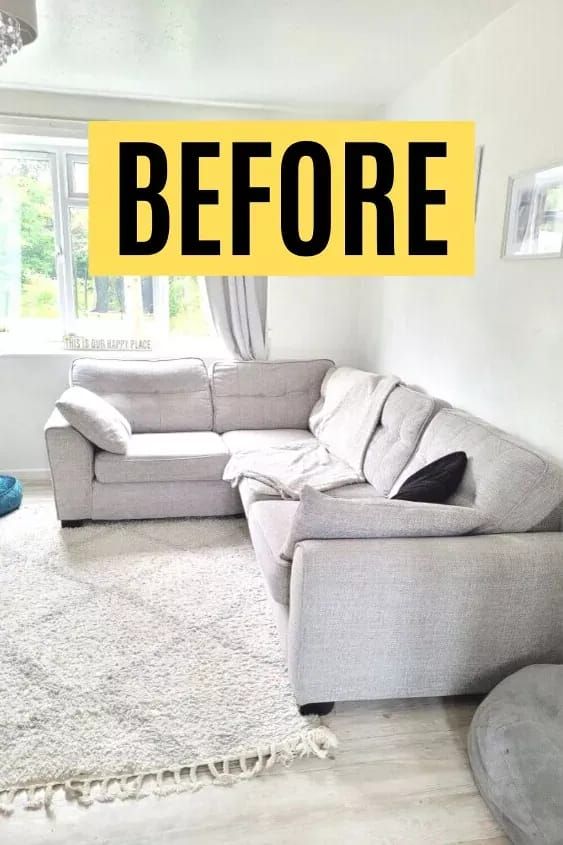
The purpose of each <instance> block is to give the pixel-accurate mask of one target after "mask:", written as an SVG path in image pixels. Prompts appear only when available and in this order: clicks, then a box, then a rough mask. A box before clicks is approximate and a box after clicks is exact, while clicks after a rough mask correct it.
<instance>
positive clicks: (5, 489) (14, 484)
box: [0, 475, 23, 516]
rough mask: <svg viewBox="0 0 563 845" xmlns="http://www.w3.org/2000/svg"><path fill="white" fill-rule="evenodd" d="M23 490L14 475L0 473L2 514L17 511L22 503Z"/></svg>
mask: <svg viewBox="0 0 563 845" xmlns="http://www.w3.org/2000/svg"><path fill="white" fill-rule="evenodd" d="M22 495H23V490H22V486H21V484H20V482H19V481H18V479H17V478H14V477H13V476H12V475H0V516H4V514H7V513H10V511H15V510H17V508H19V506H20V505H21V501H22Z"/></svg>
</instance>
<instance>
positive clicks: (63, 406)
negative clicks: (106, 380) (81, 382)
mask: <svg viewBox="0 0 563 845" xmlns="http://www.w3.org/2000/svg"><path fill="white" fill-rule="evenodd" d="M55 404H56V407H57V408H58V410H59V411H60V412H61V414H62V415H63V417H64V418H65V419H66V421H67V422H68V423H70V425H71V426H72V427H73V428H75V429H76V431H78V432H80V434H82V435H83V436H84V437H86V439H87V440H89V441H90V442H91V443H93V444H94V445H95V446H97V447H98V448H99V449H105V450H106V451H108V452H115V453H116V454H118V455H124V454H125V452H126V451H127V445H128V443H129V438H130V437H131V426H130V425H129V422H128V420H126V419H125V417H124V416H123V414H121V413H120V412H119V411H118V410H117V409H116V408H114V406H113V405H111V404H110V403H109V402H106V400H105V399H102V398H101V397H100V396H98V395H97V394H96V393H92V391H91V390H86V389H85V388H83V387H69V388H68V390H65V392H64V393H63V395H62V396H61V398H60V399H58V400H57V402H56V403H55Z"/></svg>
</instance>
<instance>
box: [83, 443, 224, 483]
mask: <svg viewBox="0 0 563 845" xmlns="http://www.w3.org/2000/svg"><path fill="white" fill-rule="evenodd" d="M228 460H229V452H228V450H227V448H226V446H225V444H224V443H223V441H222V440H221V438H220V437H219V435H218V434H215V433H214V432H212V431H180V432H170V433H166V434H133V435H132V436H131V439H130V440H129V446H128V449H127V454H126V455H114V454H112V453H111V452H98V453H97V455H96V457H95V461H94V472H95V476H96V478H97V480H98V481H101V482H103V483H107V484H114V483H119V482H135V481H220V480H221V479H222V477H223V470H224V469H225V466H226V465H227V461H228Z"/></svg>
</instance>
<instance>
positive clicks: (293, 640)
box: [45, 358, 563, 712]
mask: <svg viewBox="0 0 563 845" xmlns="http://www.w3.org/2000/svg"><path fill="white" fill-rule="evenodd" d="M332 366H333V365H332V362H331V361H328V360H314V361H288V362H268V363H254V362H230V361H229V362H217V363H215V364H214V366H213V367H212V368H211V370H210V372H208V371H207V369H206V367H205V365H204V363H203V362H202V361H200V360H198V359H177V360H160V361H155V360H147V361H139V360H125V361H123V360H108V359H88V358H82V359H78V360H76V361H74V363H73V365H72V368H71V373H70V380H71V384H73V385H79V386H82V387H85V388H87V389H89V390H91V391H93V392H95V393H97V394H98V395H100V396H102V397H103V398H105V399H106V400H108V401H109V402H110V403H111V404H112V405H114V407H116V408H117V409H118V410H119V411H120V412H121V413H122V414H123V415H124V416H125V417H126V418H127V419H128V420H129V422H130V424H131V428H132V431H133V434H132V436H131V439H130V443H129V447H128V450H127V454H125V455H117V454H113V453H110V452H104V451H101V450H98V449H96V448H95V447H94V446H93V445H92V444H91V443H90V442H89V441H88V440H86V439H85V438H84V437H83V436H82V435H81V434H79V433H78V431H76V430H75V429H73V428H72V427H71V426H70V425H69V424H68V423H66V422H65V420H64V418H63V417H62V416H61V414H60V413H59V412H58V411H57V410H55V411H54V412H53V414H52V415H51V417H50V419H49V421H48V422H47V425H46V428H45V436H46V443H47V450H48V455H49V461H50V466H51V472H52V479H53V488H54V494H55V501H56V506H57V513H58V517H59V519H60V520H61V522H62V524H63V526H67V525H76V524H80V523H81V522H82V521H83V520H89V519H93V520H109V519H112V520H114V519H151V518H159V517H188V516H197V517H202V516H224V515H235V514H240V513H243V512H244V513H245V514H246V516H247V518H248V524H249V529H250V534H251V538H252V542H253V545H254V549H255V552H256V556H257V559H258V561H259V563H260V566H261V568H262V571H263V573H264V580H265V585H266V589H267V591H268V594H269V597H270V599H271V604H272V608H273V610H274V614H275V618H276V622H277V624H278V627H279V630H280V634H281V639H282V643H283V646H284V648H285V650H286V653H287V660H288V666H289V673H290V677H291V681H292V683H293V686H294V689H295V694H296V697H297V701H298V703H299V705H300V706H301V707H302V709H303V712H308V711H309V710H311V709H312V710H313V711H315V712H327V711H328V709H329V708H330V706H331V704H332V702H334V701H337V700H347V699H371V698H374V699H376V698H396V697H409V696H410V697H413V696H435V695H457V694H465V693H478V692H486V691H488V690H490V689H491V688H492V687H493V686H494V685H495V684H496V683H497V682H498V681H500V680H501V679H502V678H504V677H506V676H507V675H509V674H511V673H512V672H514V671H515V670H517V669H519V668H521V667H522V666H525V665H528V664H530V663H543V662H545V663H559V662H563V533H562V530H561V528H562V524H561V515H562V510H561V501H562V500H563V482H562V476H561V470H560V468H559V467H557V466H556V465H555V464H553V463H552V462H550V461H549V460H547V459H546V458H545V457H544V456H542V455H541V454H540V453H539V452H537V451H536V450H535V449H533V448H532V447H531V446H529V445H527V444H525V443H522V442H520V441H519V440H517V439H516V438H514V437H511V436H510V435H508V434H506V433H504V432H502V431H499V430H497V429H495V428H494V427H493V426H491V425H489V424H487V423H486V422H484V421H482V420H480V419H477V418H475V417H472V416H470V415H469V414H467V413H465V412H463V411H461V410H458V409H455V408H451V407H450V406H448V405H447V404H446V403H444V402H442V401H439V400H437V399H435V398H434V397H432V396H428V395H425V394H423V393H421V392H419V391H417V390H414V389H412V388H411V387H408V386H406V385H403V384H399V385H398V386H397V387H396V388H395V389H394V390H392V392H391V393H390V395H389V397H388V398H387V400H386V402H385V405H384V407H383V412H382V415H381V419H380V422H379V424H378V426H377V428H376V430H375V432H374V434H373V437H372V439H371V442H370V444H369V447H368V449H367V453H366V456H365V462H364V467H363V472H364V475H365V482H363V483H360V484H353V485H348V486H345V487H342V488H340V489H336V490H331V491H330V494H329V495H330V496H331V497H332V498H334V499H336V502H337V503H338V502H342V504H341V505H340V507H341V508H342V510H343V511H344V510H345V508H346V507H348V506H349V503H350V501H351V500H358V506H362V507H365V506H366V501H367V502H374V503H379V505H380V507H383V508H386V507H387V505H386V503H387V502H388V499H387V497H388V496H389V495H390V494H392V493H393V491H394V490H396V489H397V488H398V486H399V485H400V484H401V483H402V481H403V480H404V479H406V478H407V477H408V476H409V475H411V474H412V473H413V472H415V471H416V470H417V469H419V468H420V467H422V466H424V465H426V464H427V463H429V462H430V461H432V460H434V459H435V458H438V457H441V456H442V455H444V454H446V453H448V452H451V451H455V450H463V451H465V452H466V453H467V455H468V458H469V464H468V468H467V470H466V473H465V476H464V479H463V482H462V485H461V487H460V489H459V490H458V492H457V493H456V494H455V496H454V497H453V498H452V500H451V502H450V503H449V504H451V505H457V506H463V507H465V508H475V509H478V510H479V512H481V513H483V514H485V515H486V519H485V522H484V523H483V526H482V528H481V529H480V532H479V533H472V534H470V535H464V536H424V537H420V536H419V537H412V536H405V534H407V535H408V528H407V530H402V531H401V532H399V533H400V534H401V536H397V537H395V536H387V537H385V538H382V537H377V536H374V537H373V538H371V539H365V538H364V539H355V538H354V537H348V538H347V539H339V538H334V536H333V535H330V536H331V539H326V538H325V537H324V536H312V537H306V538H305V539H301V540H300V541H299V542H298V543H297V544H296V546H295V551H294V554H293V559H292V560H291V561H288V560H286V559H284V558H283V557H282V556H281V554H280V552H281V550H282V547H283V546H284V543H285V541H286V539H287V536H288V533H289V532H290V530H291V527H292V525H293V523H294V520H295V516H296V512H297V510H298V508H299V507H300V503H298V502H295V501H282V500H280V499H279V498H278V497H277V496H276V495H275V494H274V493H273V491H272V489H271V488H269V487H267V486H264V485H262V484H260V483H258V482H256V481H253V480H250V479H244V480H243V481H242V483H241V484H240V487H239V488H238V489H233V488H232V487H231V486H230V485H229V484H228V483H226V482H225V481H223V480H222V479H223V472H224V469H225V466H226V464H227V462H228V460H229V458H230V456H231V455H232V454H234V453H237V452H240V451H249V450H256V449H262V448H268V447H271V446H283V445H287V444H296V443H301V442H306V441H308V440H310V439H311V438H313V435H312V434H311V432H310V431H309V430H308V420H309V416H310V414H311V411H312V409H313V407H314V406H315V404H316V403H317V401H318V400H319V397H320V394H321V385H322V383H323V379H324V378H325V376H326V375H327V372H328V371H329V370H330V369H331V368H332ZM350 436H353V432H351V433H350ZM333 504H334V503H333ZM392 504H393V505H394V506H396V505H397V504H398V503H392ZM404 504H405V506H406V505H408V503H404ZM334 506H336V507H339V506H338V504H336V505H334ZM444 507H445V508H447V505H445V506H444ZM368 512H369V508H368ZM408 514H409V511H408V509H407V507H405V524H406V525H407V526H408V521H409V516H408ZM321 533H322V532H321ZM375 533H376V534H377V532H375Z"/></svg>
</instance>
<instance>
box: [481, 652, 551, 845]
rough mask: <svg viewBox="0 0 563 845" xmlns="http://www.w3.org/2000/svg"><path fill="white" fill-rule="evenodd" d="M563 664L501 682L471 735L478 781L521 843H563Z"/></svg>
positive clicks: (531, 669) (502, 821)
mask: <svg viewBox="0 0 563 845" xmlns="http://www.w3.org/2000/svg"><path fill="white" fill-rule="evenodd" d="M562 725H563V666H553V665H539V666H528V667H527V668H525V669H522V670H521V671H520V672H517V673H516V674H514V675H511V676H510V677H509V678H506V680H504V681H502V682H501V683H500V684H499V685H498V686H497V687H496V688H495V689H494V690H493V691H492V692H491V693H490V695H489V696H488V697H487V698H486V699H485V701H484V702H482V704H481V705H480V706H479V708H478V709H477V711H476V713H475V716H474V717H473V721H472V724H471V728H470V731H469V740H468V749H469V759H470V762H471V767H472V769H473V774H474V777H475V781H476V783H477V786H478V788H479V791H480V793H481V795H482V796H483V798H484V800H485V802H486V803H487V805H488V806H489V809H490V810H491V812H492V814H493V816H494V817H495V818H496V820H497V821H498V822H499V824H500V825H501V827H502V828H503V829H504V830H505V831H506V833H507V834H508V836H509V837H510V840H511V842H513V843H515V845H532V843H540V842H541V843H542V845H561V842H562V841H563V731H562V730H561V727H562Z"/></svg>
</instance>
